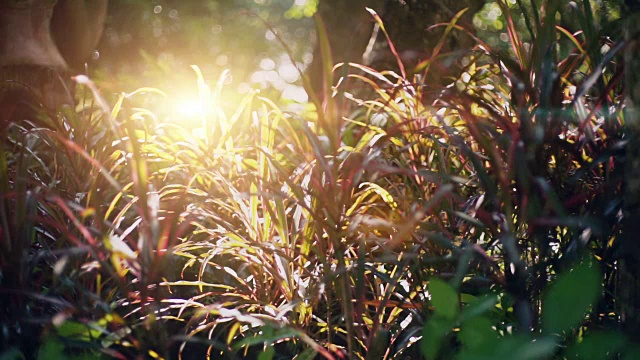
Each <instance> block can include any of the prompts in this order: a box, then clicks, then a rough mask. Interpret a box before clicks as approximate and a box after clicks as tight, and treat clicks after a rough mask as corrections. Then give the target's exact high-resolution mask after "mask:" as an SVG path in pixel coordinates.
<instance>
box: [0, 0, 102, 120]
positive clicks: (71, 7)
mask: <svg viewBox="0 0 640 360" xmlns="http://www.w3.org/2000/svg"><path fill="white" fill-rule="evenodd" d="M106 9H107V0H97V1H88V2H85V1H84V0H61V1H51V0H29V1H17V0H2V1H0V117H1V118H0V122H7V121H12V120H16V119H20V118H21V117H23V116H26V113H25V112H28V109H29V108H30V107H31V106H37V105H38V104H41V105H43V106H44V108H45V109H49V110H51V109H56V108H57V107H58V106H60V105H62V104H64V103H70V102H71V101H72V95H71V94H72V89H73V83H72V82H71V79H70V75H71V72H70V69H69V65H72V66H73V67H74V68H75V71H78V70H81V68H82V64H83V62H84V61H85V60H86V59H87V58H88V57H89V55H90V53H91V50H92V49H93V48H94V47H95V45H96V44H97V41H98V39H99V37H100V35H101V33H102V27H103V23H104V18H105V15H106Z"/></svg>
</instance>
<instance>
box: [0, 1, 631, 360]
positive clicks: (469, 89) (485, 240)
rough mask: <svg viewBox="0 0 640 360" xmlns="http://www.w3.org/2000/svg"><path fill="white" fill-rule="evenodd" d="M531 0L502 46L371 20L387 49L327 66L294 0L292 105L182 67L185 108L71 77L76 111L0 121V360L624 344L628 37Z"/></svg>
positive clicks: (399, 354) (389, 355)
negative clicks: (313, 63) (316, 66)
mask: <svg viewBox="0 0 640 360" xmlns="http://www.w3.org/2000/svg"><path fill="white" fill-rule="evenodd" d="M537 2H541V3H543V4H539V5H540V6H536V2H535V1H532V3H533V5H534V6H524V5H522V4H520V1H517V4H519V5H520V6H517V5H514V4H510V3H509V2H497V3H496V4H499V6H500V10H501V12H502V15H503V17H504V19H505V21H504V27H505V29H506V33H507V34H508V38H507V39H505V40H506V41H504V42H503V43H502V44H503V45H504V46H492V45H489V44H488V43H486V42H485V41H484V40H483V39H482V38H481V37H479V36H478V35H476V34H475V33H473V32H471V31H469V30H468V29H466V28H464V27H462V26H460V25H458V24H457V22H456V20H457V19H458V18H459V16H461V15H462V12H461V13H459V14H458V15H457V16H455V17H453V18H452V19H450V20H449V21H448V22H445V23H442V24H438V25H436V26H439V27H442V28H444V29H445V36H443V37H442V39H440V42H439V44H440V45H439V46H436V47H435V49H433V52H432V55H431V57H429V58H428V59H427V60H424V61H422V62H420V63H419V64H418V65H417V66H415V67H412V68H408V67H405V65H404V64H403V61H402V59H401V57H400V56H399V55H398V53H397V52H396V51H395V48H394V45H393V44H394V39H391V38H389V41H388V46H389V48H390V51H391V52H392V53H393V54H395V55H396V56H395V59H396V60H397V65H395V66H394V68H393V69H392V70H380V69H374V68H371V67H368V66H365V65H361V64H359V63H353V62H352V63H339V64H334V62H333V60H332V59H333V56H332V49H331V48H330V46H329V45H328V44H329V42H328V40H327V35H326V31H327V29H326V28H325V26H324V25H323V22H322V21H321V20H319V19H318V20H317V34H318V42H319V44H320V47H321V56H322V66H323V73H322V74H323V83H324V84H325V86H323V87H321V88H317V87H314V86H312V84H311V82H310V81H309V77H308V75H307V74H304V73H302V82H303V85H304V87H305V90H306V91H307V94H308V95H309V102H308V104H305V106H304V108H296V109H294V110H291V109H288V108H287V107H286V106H283V105H282V104H280V103H278V101H276V100H275V99H270V98H268V97H265V96H263V95H262V94H261V93H259V92H257V91H250V92H248V93H247V94H246V95H245V96H244V97H243V98H242V99H241V100H239V101H238V102H237V103H234V104H233V105H232V106H229V104H228V103H226V102H225V100H224V99H225V98H224V93H225V91H226V88H225V76H226V75H225V74H222V75H221V76H220V78H219V79H214V80H213V81H211V79H207V78H205V77H204V76H203V74H202V73H201V72H200V70H199V69H198V67H195V66H194V68H193V70H194V74H196V77H197V81H195V82H194V84H193V87H194V89H196V92H197V93H198V94H199V97H198V101H199V103H198V106H197V107H196V112H195V115H193V116H194V117H195V121H192V122H191V123H190V125H189V126H186V125H184V124H183V125H181V124H180V123H179V122H167V121H163V120H162V119H160V118H159V117H157V116H156V115H155V113H154V109H153V108H143V107H140V106H139V104H140V101H141V99H144V98H146V97H156V98H160V99H165V100H161V101H171V99H170V98H168V97H167V95H165V94H163V92H162V89H155V88H141V89H139V90H136V91H134V92H129V93H121V94H119V95H118V96H116V97H115V99H113V100H112V99H111V98H110V97H108V96H106V95H105V94H104V93H103V92H102V90H101V84H100V83H99V82H95V83H94V81H92V80H91V79H89V78H88V77H86V76H77V77H75V81H76V82H77V87H78V88H77V95H76V98H77V106H76V107H75V109H74V108H69V107H67V108H63V109H62V110H61V111H58V112H41V113H40V114H39V115H38V116H37V117H34V118H32V119H25V121H22V122H18V123H12V124H9V125H7V127H6V128H5V129H4V130H3V133H2V138H1V141H0V238H1V239H2V243H1V248H0V259H1V261H2V272H1V274H0V285H1V289H0V299H1V300H0V302H2V304H3V305H2V309H1V310H0V311H2V317H1V318H2V323H1V324H0V340H1V342H0V344H2V349H3V351H2V352H0V358H2V359H23V358H27V359H31V358H36V359H95V358H101V359H109V358H116V359H147V358H154V359H243V358H250V359H260V360H267V359H366V360H374V359H421V358H425V359H634V358H636V357H637V356H638V355H637V354H638V351H640V348H639V347H638V344H637V343H636V342H635V341H636V340H638V339H637V334H634V332H633V331H629V330H628V329H633V328H634V327H633V324H629V321H628V320H627V321H626V322H625V319H626V317H625V314H626V312H627V311H629V310H628V308H626V307H625V306H627V305H628V304H626V303H625V299H627V298H628V297H626V296H627V295H625V291H626V292H630V291H633V287H632V286H631V284H630V283H629V282H626V281H625V280H624V279H626V278H625V277H624V274H623V270H624V269H622V268H621V266H620V264H621V263H620V261H621V258H622V255H621V254H622V253H623V251H624V247H623V243H622V240H621V239H623V238H624V236H625V232H624V227H623V220H624V204H625V195H624V194H625V193H624V189H625V187H624V186H625V164H628V163H626V162H625V161H626V160H627V159H628V154H627V147H628V144H629V135H628V131H627V127H626V126H625V112H626V108H627V106H629V105H628V103H627V105H625V96H626V93H625V75H626V74H625V64H624V62H623V54H624V52H625V51H626V49H627V46H628V43H627V42H625V41H624V39H623V37H622V32H621V26H622V24H621V23H619V24H618V25H617V28H616V24H614V25H613V26H610V27H605V26H603V25H602V23H601V22H598V21H596V19H599V18H600V17H604V15H603V14H602V9H601V8H599V10H598V9H596V10H598V11H600V13H598V12H597V11H596V10H594V8H593V7H592V4H591V2H590V1H588V0H584V1H576V2H575V3H573V5H572V7H571V9H570V11H571V13H570V14H568V16H571V17H572V19H574V20H575V21H576V23H577V24H578V26H579V30H578V31H569V30H568V29H566V28H564V27H562V26H561V25H560V24H559V16H558V15H559V11H560V9H561V5H562V4H564V2H561V1H552V0H549V1H537ZM510 5H511V6H510ZM562 9H564V7H562ZM563 11H564V10H563ZM370 12H371V16H372V19H374V20H373V21H376V22H378V24H379V27H380V31H381V32H382V34H386V33H387V28H385V24H383V23H382V20H381V19H380V18H379V17H378V15H377V14H376V13H375V12H374V11H372V10H371V11H370ZM563 16H567V15H566V14H565V15H563ZM514 19H524V20H523V21H515V20H514ZM523 23H524V25H525V27H524V29H523V28H522V27H520V26H521V25H522V24H523ZM611 29H614V30H611ZM453 33H455V34H457V36H462V37H467V38H469V39H471V40H472V46H470V47H469V48H468V49H460V50H461V51H463V56H464V59H465V60H464V61H462V62H460V66H459V67H456V68H455V69H454V70H455V71H453V72H452V73H453V74H454V76H451V77H450V78H447V81H444V82H443V84H442V85H440V84H439V85H437V86H434V85H431V84H430V83H428V82H427V81H426V80H425V79H428V78H429V77H431V76H433V75H434V71H437V70H436V69H435V68H434V67H432V65H433V64H434V63H435V60H436V59H438V58H441V57H445V56H448V54H446V53H444V50H442V52H441V48H442V44H443V43H444V41H446V38H447V37H448V36H451V34H453ZM616 36H617V37H616ZM284 46H285V48H286V44H284ZM301 71H302V69H301ZM636 273H637V269H636ZM636 289H637V288H636Z"/></svg>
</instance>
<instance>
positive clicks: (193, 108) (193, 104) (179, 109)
mask: <svg viewBox="0 0 640 360" xmlns="http://www.w3.org/2000/svg"><path fill="white" fill-rule="evenodd" d="M205 110H206V109H205V106H204V104H202V102H201V101H200V100H198V99H187V100H183V101H181V102H179V103H178V105H177V106H176V115H178V116H182V117H185V118H187V119H191V118H194V117H198V116H202V115H203V114H204V113H205Z"/></svg>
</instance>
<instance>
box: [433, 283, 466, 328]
mask: <svg viewBox="0 0 640 360" xmlns="http://www.w3.org/2000/svg"><path fill="white" fill-rule="evenodd" d="M429 293H430V294H431V304H433V307H434V308H435V311H436V314H437V315H439V316H442V317H443V318H446V319H454V318H455V317H456V316H457V315H458V310H459V303H458V293H457V292H456V291H455V290H454V289H453V287H451V285H449V284H447V283H446V282H444V281H442V280H440V279H438V278H433V279H431V280H430V281H429Z"/></svg>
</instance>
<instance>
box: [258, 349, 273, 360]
mask: <svg viewBox="0 0 640 360" xmlns="http://www.w3.org/2000/svg"><path fill="white" fill-rule="evenodd" d="M275 354H276V350H275V349H274V348H273V346H269V347H268V348H266V349H265V350H264V351H263V352H261V353H260V355H258V360H271V359H273V355H275Z"/></svg>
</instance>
